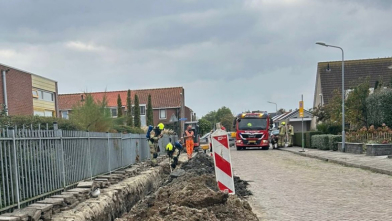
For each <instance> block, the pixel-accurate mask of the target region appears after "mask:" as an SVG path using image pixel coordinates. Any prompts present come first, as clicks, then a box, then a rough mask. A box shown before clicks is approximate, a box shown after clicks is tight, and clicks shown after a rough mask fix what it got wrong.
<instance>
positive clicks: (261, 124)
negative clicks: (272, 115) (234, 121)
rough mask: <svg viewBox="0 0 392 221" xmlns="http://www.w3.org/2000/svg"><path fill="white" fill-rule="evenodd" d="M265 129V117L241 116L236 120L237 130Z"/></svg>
mask: <svg viewBox="0 0 392 221" xmlns="http://www.w3.org/2000/svg"><path fill="white" fill-rule="evenodd" d="M265 129H267V119H262V118H242V119H241V121H239V122H238V130H265Z"/></svg>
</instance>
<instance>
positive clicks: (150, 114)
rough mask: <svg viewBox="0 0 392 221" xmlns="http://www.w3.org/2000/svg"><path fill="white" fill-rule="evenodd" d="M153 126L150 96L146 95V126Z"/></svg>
mask: <svg viewBox="0 0 392 221" xmlns="http://www.w3.org/2000/svg"><path fill="white" fill-rule="evenodd" d="M153 124H154V115H153V112H152V103H151V94H149V95H148V103H147V125H153Z"/></svg>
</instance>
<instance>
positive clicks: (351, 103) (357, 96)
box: [345, 78, 369, 129]
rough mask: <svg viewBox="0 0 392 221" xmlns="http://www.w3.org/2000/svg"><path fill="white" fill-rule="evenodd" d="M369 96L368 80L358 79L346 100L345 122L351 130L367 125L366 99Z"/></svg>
mask: <svg viewBox="0 0 392 221" xmlns="http://www.w3.org/2000/svg"><path fill="white" fill-rule="evenodd" d="M368 96H369V78H366V79H359V80H358V82H356V83H355V87H353V88H352V91H351V92H350V93H349V94H348V97H347V100H346V106H345V107H346V108H345V109H346V119H347V120H346V121H347V122H349V123H350V125H351V127H352V128H353V129H359V128H361V127H362V126H368V125H367V108H366V98H367V97H368Z"/></svg>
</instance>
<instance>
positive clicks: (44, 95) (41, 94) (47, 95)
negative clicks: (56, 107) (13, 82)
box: [32, 89, 54, 102]
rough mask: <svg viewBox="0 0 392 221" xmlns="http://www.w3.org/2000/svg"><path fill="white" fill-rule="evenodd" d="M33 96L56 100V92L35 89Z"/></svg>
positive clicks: (39, 98) (45, 99)
mask: <svg viewBox="0 0 392 221" xmlns="http://www.w3.org/2000/svg"><path fill="white" fill-rule="evenodd" d="M32 92H33V97H34V98H37V99H38V100H43V101H50V102H54V93H53V92H49V91H41V90H37V89H33V91H32Z"/></svg>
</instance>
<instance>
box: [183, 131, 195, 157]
mask: <svg viewBox="0 0 392 221" xmlns="http://www.w3.org/2000/svg"><path fill="white" fill-rule="evenodd" d="M194 135H195V133H194V132H193V130H192V126H191V125H189V126H188V128H187V129H186V131H185V136H184V138H185V144H186V152H187V154H188V160H189V159H191V158H192V153H193V146H194V143H193V137H194Z"/></svg>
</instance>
